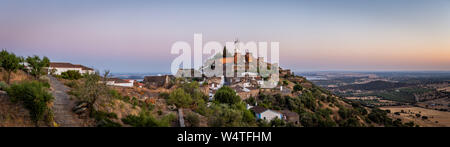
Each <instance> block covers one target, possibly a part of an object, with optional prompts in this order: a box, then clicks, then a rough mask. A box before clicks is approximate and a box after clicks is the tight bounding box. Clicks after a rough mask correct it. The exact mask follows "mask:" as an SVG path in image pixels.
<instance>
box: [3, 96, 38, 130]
mask: <svg viewBox="0 0 450 147" xmlns="http://www.w3.org/2000/svg"><path fill="white" fill-rule="evenodd" d="M0 127H34V123H33V122H32V121H31V120H30V115H29V112H28V110H26V109H25V108H24V107H23V106H22V105H21V104H19V103H17V104H15V103H12V102H11V101H10V100H9V97H7V96H6V95H0Z"/></svg>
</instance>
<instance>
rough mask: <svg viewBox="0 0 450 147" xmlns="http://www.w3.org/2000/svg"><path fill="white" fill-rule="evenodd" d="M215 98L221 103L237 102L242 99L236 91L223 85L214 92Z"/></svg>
mask: <svg viewBox="0 0 450 147" xmlns="http://www.w3.org/2000/svg"><path fill="white" fill-rule="evenodd" d="M214 100H215V101H217V102H219V103H225V104H230V105H231V104H235V103H237V102H239V101H240V100H241V98H240V97H239V96H238V95H236V92H235V91H234V90H233V89H231V88H230V87H228V86H223V87H222V88H220V89H219V90H217V92H216V94H214Z"/></svg>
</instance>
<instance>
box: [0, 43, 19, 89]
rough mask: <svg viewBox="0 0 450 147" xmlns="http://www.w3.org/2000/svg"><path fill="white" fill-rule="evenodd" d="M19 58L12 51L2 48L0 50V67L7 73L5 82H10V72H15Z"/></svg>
mask: <svg viewBox="0 0 450 147" xmlns="http://www.w3.org/2000/svg"><path fill="white" fill-rule="evenodd" d="M20 60H21V59H20V58H19V57H17V56H16V55H15V54H14V53H9V52H8V51H6V50H2V51H1V52H0V63H1V67H3V69H4V70H5V71H6V72H7V73H8V75H7V79H6V82H7V83H8V84H10V81H11V73H12V72H16V70H17V69H19V68H20V66H21V65H20Z"/></svg>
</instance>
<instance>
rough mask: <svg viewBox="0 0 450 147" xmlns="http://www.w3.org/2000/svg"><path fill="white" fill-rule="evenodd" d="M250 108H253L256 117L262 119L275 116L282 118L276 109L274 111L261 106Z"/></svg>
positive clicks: (269, 118) (271, 118)
mask: <svg viewBox="0 0 450 147" xmlns="http://www.w3.org/2000/svg"><path fill="white" fill-rule="evenodd" d="M250 109H251V110H253V112H255V115H256V119H263V120H266V121H271V120H273V119H275V118H278V119H282V118H283V114H281V113H279V112H277V111H274V110H270V109H266V108H264V107H261V106H254V107H252V108H250Z"/></svg>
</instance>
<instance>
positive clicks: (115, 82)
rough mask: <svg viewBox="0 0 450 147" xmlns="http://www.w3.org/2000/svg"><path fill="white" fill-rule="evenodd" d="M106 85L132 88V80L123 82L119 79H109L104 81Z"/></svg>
mask: <svg viewBox="0 0 450 147" xmlns="http://www.w3.org/2000/svg"><path fill="white" fill-rule="evenodd" d="M106 85H110V86H120V87H133V86H134V80H124V79H119V78H110V79H108V81H106Z"/></svg>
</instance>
